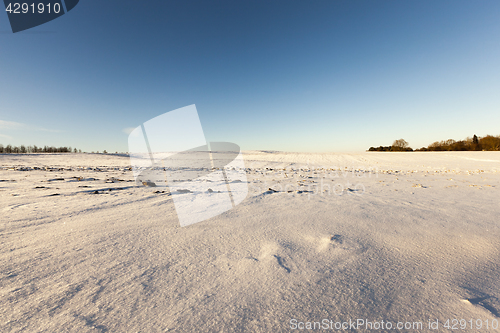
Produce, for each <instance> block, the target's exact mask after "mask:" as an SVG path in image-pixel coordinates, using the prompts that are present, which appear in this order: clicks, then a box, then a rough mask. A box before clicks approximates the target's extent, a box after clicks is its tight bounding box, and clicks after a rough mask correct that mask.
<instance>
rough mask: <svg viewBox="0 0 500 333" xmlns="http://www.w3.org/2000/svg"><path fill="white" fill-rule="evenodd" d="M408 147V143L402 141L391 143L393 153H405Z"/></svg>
mask: <svg viewBox="0 0 500 333" xmlns="http://www.w3.org/2000/svg"><path fill="white" fill-rule="evenodd" d="M408 147H409V145H408V142H406V140H404V139H399V140H395V141H394V142H393V143H392V150H394V151H405V150H407V149H408Z"/></svg>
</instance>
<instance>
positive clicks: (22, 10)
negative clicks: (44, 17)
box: [5, 2, 61, 14]
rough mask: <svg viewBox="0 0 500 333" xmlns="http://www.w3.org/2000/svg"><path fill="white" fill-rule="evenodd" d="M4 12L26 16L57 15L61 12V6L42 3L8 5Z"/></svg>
mask: <svg viewBox="0 0 500 333" xmlns="http://www.w3.org/2000/svg"><path fill="white" fill-rule="evenodd" d="M5 11H6V12H8V13H9V14H26V13H28V12H29V13H33V14H35V13H38V14H43V13H48V14H51V13H55V14H58V13H59V12H60V11H61V5H60V4H59V3H57V2H56V3H53V4H50V3H49V4H47V5H45V4H43V3H41V2H40V3H38V4H37V5H35V4H34V3H32V4H28V3H17V2H16V3H9V5H8V6H7V8H6V9H5Z"/></svg>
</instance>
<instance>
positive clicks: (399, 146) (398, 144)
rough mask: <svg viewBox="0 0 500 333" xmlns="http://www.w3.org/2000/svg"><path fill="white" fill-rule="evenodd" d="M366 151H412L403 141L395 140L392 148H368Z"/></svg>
mask: <svg viewBox="0 0 500 333" xmlns="http://www.w3.org/2000/svg"><path fill="white" fill-rule="evenodd" d="M368 151H413V149H411V148H410V146H409V145H408V142H406V141H405V140H404V139H399V140H395V141H394V142H393V143H392V146H380V147H370V149H368Z"/></svg>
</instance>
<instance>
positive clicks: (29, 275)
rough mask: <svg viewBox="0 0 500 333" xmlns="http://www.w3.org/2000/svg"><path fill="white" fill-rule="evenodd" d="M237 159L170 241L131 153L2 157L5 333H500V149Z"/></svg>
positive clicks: (167, 205) (170, 212)
mask: <svg viewBox="0 0 500 333" xmlns="http://www.w3.org/2000/svg"><path fill="white" fill-rule="evenodd" d="M244 157H245V165H246V167H247V177H248V183H249V184H248V185H249V194H248V196H247V198H246V199H245V200H244V201H243V202H242V203H241V204H240V205H238V206H236V208H234V209H232V210H230V211H228V212H226V213H224V214H222V215H220V216H217V217H214V218H211V219H209V220H207V221H204V222H201V223H197V224H194V225H191V226H188V227H182V228H181V227H180V226H179V224H178V221H177V217H176V213H175V208H174V206H173V203H172V195H174V194H172V195H171V194H169V193H168V192H165V193H163V191H159V192H158V190H157V188H152V187H143V186H140V187H139V186H137V185H136V183H135V182H134V179H133V175H132V171H130V169H129V167H130V165H129V160H128V158H127V157H124V156H113V155H97V154H67V155H65V154H59V155H58V154H54V155H0V212H1V215H0V217H1V218H0V244H1V246H0V304H2V306H1V307H0V331H1V332H11V331H12V332H15V331H26V332H165V331H172V332H289V331H310V330H306V329H304V330H300V329H298V328H299V327H303V326H302V325H304V328H306V327H309V326H307V325H314V324H313V323H312V322H321V324H323V325H324V324H325V321H324V319H327V320H328V325H329V328H332V330H331V331H337V330H336V329H335V325H337V328H339V327H338V325H339V324H342V323H344V322H349V320H351V321H353V322H356V320H358V319H359V320H365V321H370V322H372V324H373V325H375V327H376V325H377V324H376V323H375V322H378V325H380V322H381V321H382V320H383V321H384V324H386V323H387V322H391V324H392V325H393V328H394V329H395V328H396V325H397V323H398V322H401V323H403V324H407V325H408V323H410V324H412V323H414V322H415V323H418V322H422V326H423V327H422V329H420V330H417V329H401V330H395V331H401V332H403V331H404V332H429V331H432V332H437V331H439V332H446V331H450V332H451V331H453V332H455V331H457V330H456V329H455V330H453V329H451V328H452V327H453V324H454V323H455V322H453V319H458V320H460V319H464V320H465V321H466V327H465V329H463V330H462V329H461V328H463V323H464V321H462V322H461V323H460V322H457V323H458V324H457V325H455V328H458V330H459V331H468V332H500V325H499V321H500V218H499V217H500V153H497V152H453V153H430V152H425V153H356V154H305V153H304V154H298V153H278V152H247V153H246V154H245V155H244ZM270 189H271V190H270ZM176 195H181V194H176ZM471 319H472V321H470V320H471ZM330 320H331V322H330ZM429 320H431V321H432V322H435V321H436V320H439V322H438V325H439V329H438V330H430V329H429V328H428V325H429V324H428V323H429ZM447 320H450V321H449V322H448V324H449V325H450V327H449V328H447V327H445V325H446V321H447ZM308 322H310V323H309V324H308ZM407 322H408V323H407ZM495 322H496V323H497V325H499V326H497V327H498V328H497V329H495V328H494V325H495ZM357 323H362V322H357ZM461 324H462V325H461ZM479 324H481V325H482V326H481V328H479ZM330 325H331V326H330ZM417 325H418V324H417ZM486 325H488V328H487V327H486ZM492 325H493V327H492ZM311 327H312V326H311ZM344 327H345V325H344ZM407 327H408V326H407ZM416 327H418V326H416ZM434 327H435V326H434ZM294 328H297V329H294ZM316 328H318V327H317V326H316ZM322 328H325V327H324V326H322ZM379 328H380V326H379ZM316 331H328V330H319V329H316ZM344 331H346V332H347V331H349V332H372V331H374V332H375V331H377V332H386V331H390V330H388V329H387V328H385V329H382V328H380V329H378V330H375V329H373V330H370V329H369V327H368V329H367V326H366V325H360V326H358V327H356V328H353V326H349V328H348V329H346V330H344Z"/></svg>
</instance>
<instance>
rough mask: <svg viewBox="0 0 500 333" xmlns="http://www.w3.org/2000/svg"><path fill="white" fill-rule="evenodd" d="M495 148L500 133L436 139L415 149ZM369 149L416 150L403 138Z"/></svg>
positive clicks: (498, 147)
mask: <svg viewBox="0 0 500 333" xmlns="http://www.w3.org/2000/svg"><path fill="white" fill-rule="evenodd" d="M480 150H490V151H491V150H495V151H500V135H499V136H493V135H486V136H484V137H478V136H477V135H475V134H474V136H473V137H472V138H471V137H469V138H466V139H465V140H460V141H455V140H453V139H449V140H444V141H436V142H434V143H431V144H430V145H429V146H427V147H422V148H420V149H415V151H480ZM368 151H414V150H413V149H411V148H410V147H409V146H408V142H406V141H405V140H403V139H399V140H396V141H394V143H393V144H392V146H380V147H370V149H368Z"/></svg>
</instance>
